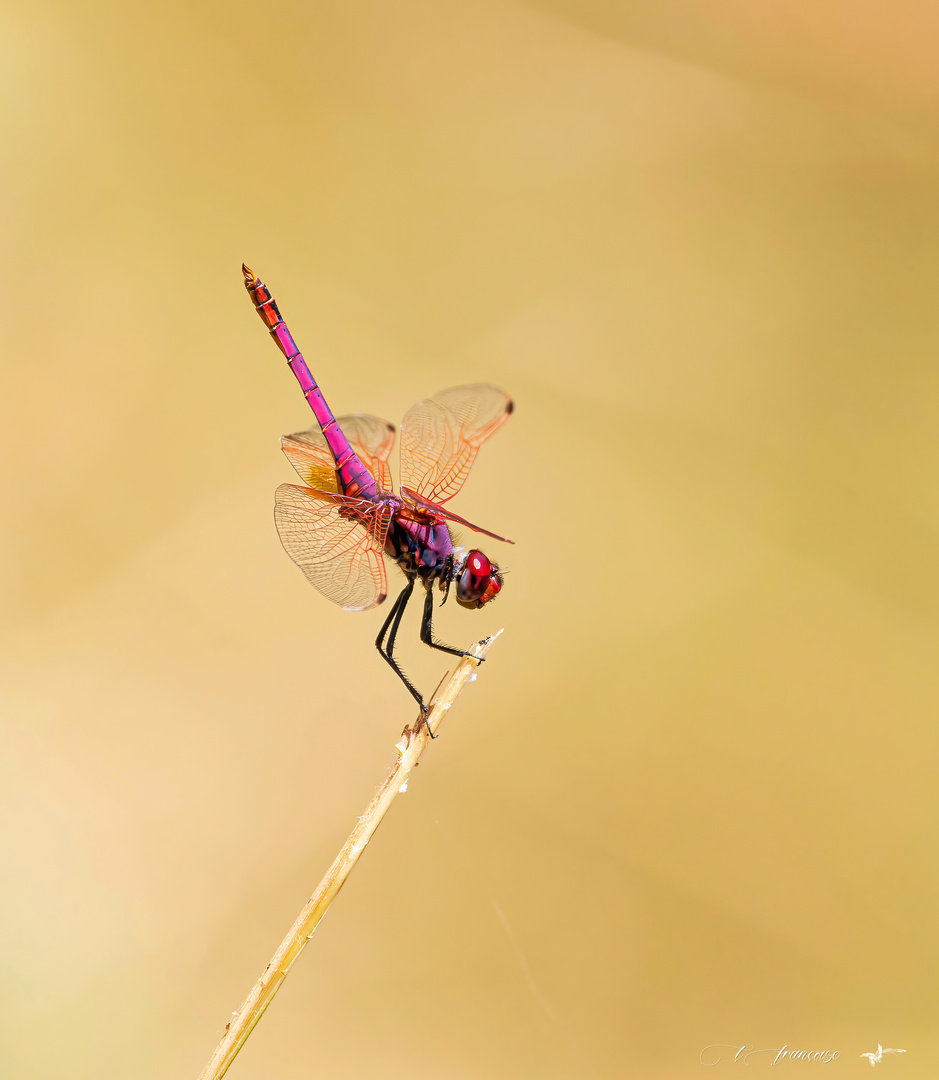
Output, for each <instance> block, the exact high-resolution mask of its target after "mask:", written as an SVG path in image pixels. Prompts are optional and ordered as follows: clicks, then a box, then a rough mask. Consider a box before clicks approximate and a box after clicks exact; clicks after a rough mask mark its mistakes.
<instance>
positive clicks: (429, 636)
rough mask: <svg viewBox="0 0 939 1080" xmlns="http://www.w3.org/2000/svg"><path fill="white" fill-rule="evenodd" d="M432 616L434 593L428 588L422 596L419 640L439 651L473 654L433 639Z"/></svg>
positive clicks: (480, 658)
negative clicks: (422, 606) (422, 604)
mask: <svg viewBox="0 0 939 1080" xmlns="http://www.w3.org/2000/svg"><path fill="white" fill-rule="evenodd" d="M445 601H446V597H444V599H443V601H442V602H441V604H440V606H441V607H443V604H444V602H445ZM433 617H434V594H433V592H432V591H431V590H430V589H428V590H427V595H426V596H425V597H424V615H423V617H422V619H421V641H423V642H424V644H425V645H429V646H430V647H431V648H432V649H440V651H441V652H448V653H451V654H452V655H453V656H472V655H473V654H472V653H470V652H467V650H466V649H454V648H453V646H452V645H442V644H441V643H440V642H439V641H434V632H433V629H432V627H431V622H432V620H433ZM477 659H479V660H483V659H485V658H484V657H482V656H480V657H478V658H477Z"/></svg>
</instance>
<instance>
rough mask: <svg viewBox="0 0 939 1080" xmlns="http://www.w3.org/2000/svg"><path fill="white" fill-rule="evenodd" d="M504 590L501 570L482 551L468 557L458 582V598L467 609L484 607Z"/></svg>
mask: <svg viewBox="0 0 939 1080" xmlns="http://www.w3.org/2000/svg"><path fill="white" fill-rule="evenodd" d="M501 588H502V579H501V578H500V577H499V568H498V567H497V566H495V565H493V563H491V562H490V561H489V560H488V559H487V558H486V556H485V555H483V553H482V552H481V551H471V552H470V553H469V554H468V555H467V556H466V562H465V563H464V564H463V570H462V572H461V573H460V576H459V577H458V578H457V582H456V598H457V600H458V601H459V602H460V603H461V604H465V605H466V606H467V607H482V605H483V604H485V603H487V602H488V601H489V600H491V599H492V598H493V596H495V594H496V593H497V592H498V591H499V589H501Z"/></svg>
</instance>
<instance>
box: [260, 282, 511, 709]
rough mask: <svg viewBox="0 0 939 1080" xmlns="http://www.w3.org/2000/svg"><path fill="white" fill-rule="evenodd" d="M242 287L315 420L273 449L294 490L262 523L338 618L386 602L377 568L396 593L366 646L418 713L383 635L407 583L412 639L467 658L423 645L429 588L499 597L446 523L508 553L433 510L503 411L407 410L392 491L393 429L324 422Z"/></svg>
mask: <svg viewBox="0 0 939 1080" xmlns="http://www.w3.org/2000/svg"><path fill="white" fill-rule="evenodd" d="M242 271H243V272H244V276H245V288H246V289H247V290H248V294H249V295H250V297H251V299H252V301H253V302H254V306H255V307H256V308H257V312H258V315H260V316H261V320H262V322H263V323H264V325H265V326H266V327H267V328H268V330H270V332H271V337H273V339H274V341H275V342H277V346H278V348H279V349H280V351H281V352H282V353H283V354H284V356H286V357H287V363H288V365H289V366H290V369H291V371H292V372H293V373H294V375H295V376H296V377H297V381H298V382H299V383H300V388H301V389H302V390H303V393H304V396H305V397H306V399H307V401H308V402H309V405H310V408H311V409H312V410H313V414H314V416H315V417H316V421H317V422H316V425H315V426H314V427H311V428H309V429H308V430H307V431H298V432H296V433H295V434H293V435H285V436H284V437H283V438H282V439H281V446H282V449H283V451H284V453H285V454H286V455H287V459H288V460H289V462H290V464H291V465H293V467H294V468H295V469H296V470H297V472H298V473H299V474H300V479H301V480H302V481H303V483H304V486H303V487H300V486H299V485H297V484H281V485H280V487H279V488H278V489H277V493H276V496H275V502H274V520H275V522H276V524H277V531H278V533H279V534H280V539H281V543H282V544H283V545H284V548H285V549H286V551H287V554H288V555H289V556H290V557H291V559H293V561H294V562H295V563H296V564H297V566H299V567H300V569H301V570H302V571H303V572H304V574H305V575H306V577H307V579H308V580H309V581H310V582H311V584H313V585H315V586H316V588H317V589H319V591H320V592H321V593H322V594H323V595H324V596H325V597H327V599H329V600H332V601H333V602H334V603H336V604H339V605H341V606H342V607H343V608H345V609H346V610H347V611H366V610H367V609H368V608H373V607H376V606H377V605H378V604H380V603H382V601H383V600H384V599H385V597H386V596H387V593H388V578H387V575H386V572H385V560H386V558H388V559H391V560H392V561H394V562H396V563H397V564H398V566H399V567H400V568H401V570H402V571H403V573H404V576H405V578H406V579H407V580H406V584H405V586H404V588H403V589H402V590H401V592H400V593H399V595H398V598H397V600H395V602H394V604H392V606H391V610H390V611H389V612H388V617H387V618H386V619H385V621H384V623H383V625H382V628H381V631H380V632H379V635H378V638H377V639H376V641H375V645H376V647H377V649H378V651H379V653H381V655H382V657H383V658H384V659H385V660H386V661H387V662H388V663H389V664H390V665H391V667H392V669H393V670H394V671H395V673H396V674H397V676H398V678H399V679H401V681H402V682H403V683H404V685H405V686H406V687H407V688H408V690H409V691H410V693H411V695H412V696H413V697H414V699H415V701H417V703H418V704H419V705H420V707H421V713H422V715H423V717H424V719H425V720H426V718H427V712H428V709H427V705H426V704H425V703H424V699H423V697H422V696H421V694H420V692H419V691H418V690H417V688H416V687H415V686H414V684H413V683H412V682H411V680H410V679H409V678H408V677H407V675H405V673H404V672H403V671H402V669H401V666H400V665H399V663H398V661H397V660H396V659H395V656H394V646H395V637H396V636H397V633H398V627H399V625H400V623H401V617H402V615H403V614H404V609H405V608H406V607H407V604H408V601H409V600H410V599H411V594H412V593H413V591H414V585H415V583H416V582H418V581H419V582H420V583H421V585H423V587H424V614H423V617H422V619H421V641H423V642H424V644H425V645H429V646H431V648H434V649H441V650H442V651H443V652H448V653H452V654H453V655H454V656H466V655H468V654H467V652H466V650H465V649H456V648H453V647H452V646H450V645H444V644H442V643H441V642H439V641H436V640H435V639H434V635H433V629H432V625H431V624H432V620H433V612H434V593H433V589H434V586H435V585H436V586H437V587H438V588H439V589H440V591H441V592H443V600H441V604H443V603H445V602H446V600H447V597H448V596H449V594H450V587H451V586H455V593H456V599H457V603H459V604H461V605H462V606H463V607H466V608H480V607H482V606H483V605H484V604H488V603H489V602H490V601H491V600H493V599H494V598H495V597H496V596H497V595H498V593H499V590H500V589H501V588H502V581H503V578H502V573H501V571H500V570H499V567H498V566H497V565H496V564H495V563H494V562H493V561H492V560H491V559H489V558H488V557H487V556H486V555H484V554H483V553H482V552H481V551H479V550H478V549H475V548H473V549H471V550H469V551H467V550H465V549H464V548H461V547H455V546H454V543H453V537H452V536H451V533H450V528H449V523H450V522H455V523H456V524H459V525H464V526H466V528H468V529H472V530H473V531H474V532H478V533H482V534H483V535H484V536H489V537H492V539H494V540H502V541H503V542H504V543H509V544H510V543H512V541H511V540H506V539H505V537H502V536H498V535H496V533H492V532H489V531H488V529H481V528H480V527H479V526H478V525H473V524H472V523H471V522H469V521H467V520H466V519H465V518H461V517H459V516H458V515H457V514H454V513H453V512H452V511H451V510H448V509H446V508H445V507H444V505H443V504H444V503H447V502H449V501H450V500H451V499H452V498H453V497H454V495H456V494H457V493H458V492H459V491H460V489H461V488H462V487H463V484H464V483H465V481H466V478H467V476H468V475H469V472H470V469H471V468H472V466H473V462H474V461H475V460H476V455H477V454H478V453H479V448H480V447H481V446H482V444H483V443H484V442H485V441H486V440H487V439H488V438H490V436H492V435H494V434H495V433H496V431H498V430H499V428H500V427H501V426H502V425H503V424H504V423H505V421H506V420H507V419H508V417H509V414H510V413H511V412H512V408H513V406H512V401H511V399H510V398H509V397H508V396H507V395H506V394H504V393H503V392H502V391H501V390H497V389H496V388H495V387H494V386H485V385H482V384H480V385H474V386H457V387H454V388H453V389H452V390H444V391H442V392H441V393H439V394H435V395H434V396H433V397H430V398H427V399H426V400H425V401H419V402H418V403H417V404H416V405H413V406H412V407H411V408H410V409H409V410H408V411H407V413H406V414H405V417H404V420H403V421H402V424H401V485H400V487H399V489H398V492H397V493H395V491H394V490H393V489H392V484H391V470H390V468H389V466H388V457H389V455H390V454H391V448H392V446H393V445H394V438H395V429H394V428H393V427H392V425H391V424H389V423H388V422H387V421H385V420H379V419H378V417H377V416H368V415H366V414H365V413H355V414H354V415H353V416H341V417H339V419H336V417H334V416H333V414H332V412H331V410H330V408H329V406H328V405H327V404H326V399H325V398H324V397H323V392H322V390H320V388H319V386H318V385H317V383H316V380H315V379H314V378H313V376H312V375H311V374H310V369H309V368H308V367H307V365H306V361H305V360H304V359H303V355H302V354H301V352H300V350H299V349H298V348H297V346H296V344H295V343H294V340H293V337H292V336H291V333H290V331H289V330H288V329H287V324H286V323H285V322H284V320H283V318H282V317H281V314H280V311H279V310H278V308H277V304H276V303H275V302H274V299H273V297H272V296H271V294H270V291H269V290H268V288H267V287H266V286H265V285H264V284H263V283H262V282H261V281H260V280H259V279H258V278H257V277H256V276H255V275H254V273H253V272H252V271H251V270H249V269H248V267H247V266H243V267H242Z"/></svg>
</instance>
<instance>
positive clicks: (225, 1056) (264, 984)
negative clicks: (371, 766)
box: [199, 630, 502, 1080]
mask: <svg viewBox="0 0 939 1080" xmlns="http://www.w3.org/2000/svg"><path fill="white" fill-rule="evenodd" d="M501 633H502V631H501V630H500V631H499V634H501ZM499 634H494V635H493V636H492V637H490V638H486V639H485V640H484V641H480V642H478V643H477V644H476V645H474V646H473V655H472V656H464V657H462V658H461V659H460V662H459V664H457V666H456V670H455V671H454V672H453V674H452V675H451V676H450V678H449V679H448V680H447V681H446V683H445V684H443V685H442V686H441V687H440V688H439V689H438V690H437V693H436V694H434V697H433V700H432V701H431V704H430V715H429V717H428V720H427V725H424V724H421V723H420V720H418V721H417V722H416V723H415V725H414V727H413V728H405V729H404V733H403V734H402V736H401V741H400V742H399V743H398V744H397V746H396V747H395V749H396V750H397V751H398V760H397V762H395V765H394V767H393V768H392V770H391V772H390V773H389V774H388V777H387V779H386V780H385V782H384V783H383V784H382V786H381V787H380V788H379V789H378V791H376V792H375V795H374V796H373V798H372V801H371V802H370V803H369V804H368V809H367V810H366V811H365V813H364V814H363V815H362V817H360V818H359V820H358V823H357V824H356V826H355V828H354V829H353V830H352V832H351V833H350V834H349V839H348V840H346V842H345V843H344V844H343V845H342V848H341V850H340V852H339V854H338V855H337V856H336V858H335V859H334V860H333V864H332V866H330V868H329V869H328V870H327V871H326V874H325V876H324V878H323V880H322V881H321V882H320V883H319V885H318V886H317V887H316V892H314V893H313V895H312V896H311V897H310V899H309V900H308V901H307V903H306V905H305V907H304V908H303V910H302V911H301V912H300V914H299V915H298V916H297V919H296V922H295V923H294V924H293V926H291V928H290V930H289V931H288V933H287V936H286V937H285V938H284V940H283V941H282V942H281V943H280V947H279V948H278V949H277V952H275V953H274V956H273V958H272V959H271V962H270V963H269V964H268V965H267V967H266V968H265V969H264V974H263V975H262V976H261V977H260V979H258V981H257V982H256V983H255V984H254V987H253V988H252V990H251V993H250V994H248V996H247V998H245V1001H244V1004H243V1005H242V1006H241V1008H240V1009H239V1010H238V1012H237V1013H235V1014H234V1015H233V1016H232V1019H231V1022H230V1023H229V1024H227V1025H226V1027H225V1034H224V1036H223V1037H222V1040H221V1042H220V1043H219V1044H218V1046H217V1047H216V1048H215V1052H214V1053H213V1054H212V1057H211V1058H210V1059H209V1062H208V1064H207V1065H206V1067H205V1068H204V1069H203V1070H202V1072H201V1073H199V1080H219V1078H220V1077H222V1076H224V1075H225V1073H226V1071H227V1070H228V1066H229V1065H231V1063H232V1062H233V1061H234V1060H235V1058H236V1056H237V1054H238V1051H239V1050H240V1049H241V1048H242V1046H244V1044H245V1041H246V1040H247V1038H248V1036H249V1035H250V1034H251V1032H252V1031H253V1030H254V1026H255V1024H257V1022H258V1021H259V1020H260V1019H261V1017H262V1016H263V1014H264V1010H265V1009H266V1008H267V1007H268V1005H270V1003H271V1001H272V1000H273V998H274V995H275V994H276V993H277V991H278V990H279V989H280V985H281V983H282V982H283V981H284V979H285V978H286V977H287V972H288V971H289V970H290V968H291V967H292V966H293V962H294V961H295V960H296V959H297V957H298V956H299V955H300V953H301V952H303V949H304V947H305V946H306V943H307V942H308V941H309V940H310V938H311V937H312V936H313V931H314V930H315V929H316V927H317V925H318V924H319V921H320V919H322V917H323V916H324V915H325V914H326V909H327V908H328V907H329V905H330V904H331V903H332V902H333V898H334V897H335V896H336V894H337V893H338V892H339V890H340V889H341V888H342V886H343V884H344V883H345V880H346V878H347V877H348V876H349V874H350V873H351V871H352V867H353V866H355V864H356V862H358V859H359V856H360V855H361V854H362V852H363V851H364V850H365V845H366V844H367V843H368V842H369V840H370V839H371V837H372V834H373V833H374V832H375V830H376V829H377V828H378V826H379V824H380V822H381V820H382V818H383V817H384V816H385V813H386V812H387V810H388V807H389V806H391V804H392V802H394V799H395V796H396V795H397V794H398V792H399V791H403V790H404V788H405V787H406V786H407V780H408V775H409V774H410V772H411V769H413V768H414V766H415V765H416V764H417V761H418V758H419V757H420V756H421V754H422V753H423V752H424V748H425V747H426V746H427V744H428V742H430V736H429V735H428V731H427V728H428V726H429V728H430V730H431V731H432V732H435V733H436V731H437V728H438V727H439V726H440V724H441V722H442V721H443V718H444V717H445V716H446V714H447V711H448V710H449V709H450V707H451V706H452V705H453V703H454V702H455V701H456V699H457V696H458V695H459V693H460V691H461V690H462V689H463V687H464V686H465V685H466V683H467V682H468V681H469V680H470V678H471V677H472V675H473V672H474V671H475V670H476V669H477V668H478V667H479V663H480V660H481V659H482V658H483V657H484V656H485V655H486V653H487V652H488V651H489V647H490V646H491V645H492V643H493V642H494V641H495V639H496V638H497V637H498V636H499ZM418 725H420V727H419V729H418Z"/></svg>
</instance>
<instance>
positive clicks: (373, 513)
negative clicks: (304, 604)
mask: <svg viewBox="0 0 939 1080" xmlns="http://www.w3.org/2000/svg"><path fill="white" fill-rule="evenodd" d="M274 521H275V522H276V524H277V532H278V534H279V535H280V542H281V543H282V544H283V545H284V549H285V551H286V552H287V554H288V555H289V556H290V557H291V559H293V561H294V562H295V563H296V564H297V566H299V567H300V569H301V570H302V571H303V572H304V574H306V577H307V580H308V581H309V582H310V584H311V585H315V586H316V588H317V589H319V591H320V592H321V593H322V594H323V595H324V596H325V597H327V599H329V600H332V601H333V603H334V604H339V605H340V606H341V607H343V608H345V609H346V611H365V610H366V608H371V607H375V606H376V605H377V604H380V603H381V602H382V600H384V599H385V596H386V595H387V592H388V578H387V576H386V573H385V556H384V555H383V554H382V549H383V547H384V544H385V537H386V536H387V534H388V526H389V524H390V522H391V513H390V511H389V509H388V507H387V506H383V505H381V504H376V503H374V502H372V501H371V500H370V499H354V498H349V497H348V496H345V495H333V494H330V493H329V492H323V491H313V490H311V489H310V488H302V487H298V486H297V485H296V484H281V485H280V487H279V488H278V489H277V492H276V494H275V496H274Z"/></svg>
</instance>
